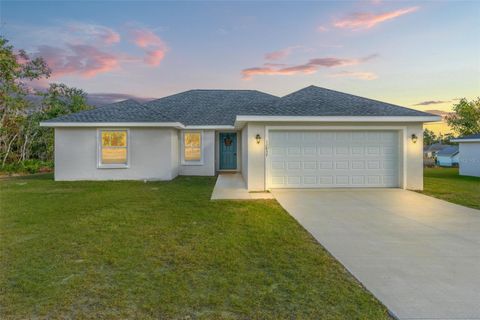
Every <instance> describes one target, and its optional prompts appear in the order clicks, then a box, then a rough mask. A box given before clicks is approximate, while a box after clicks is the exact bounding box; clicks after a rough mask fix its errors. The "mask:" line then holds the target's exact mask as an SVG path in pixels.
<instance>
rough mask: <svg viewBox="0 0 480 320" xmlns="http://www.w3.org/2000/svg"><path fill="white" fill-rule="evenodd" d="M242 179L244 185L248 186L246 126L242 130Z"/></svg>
mask: <svg viewBox="0 0 480 320" xmlns="http://www.w3.org/2000/svg"><path fill="white" fill-rule="evenodd" d="M241 136H242V145H241V149H242V177H243V180H244V181H245V184H247V185H248V141H249V140H248V126H245V127H244V128H243V130H242V134H241Z"/></svg>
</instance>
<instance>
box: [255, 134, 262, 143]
mask: <svg viewBox="0 0 480 320" xmlns="http://www.w3.org/2000/svg"><path fill="white" fill-rule="evenodd" d="M255 140H257V144H260V140H262V137H260V135H259V134H258V133H257V135H256V136H255Z"/></svg>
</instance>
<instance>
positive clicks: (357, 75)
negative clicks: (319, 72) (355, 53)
mask: <svg viewBox="0 0 480 320" xmlns="http://www.w3.org/2000/svg"><path fill="white" fill-rule="evenodd" d="M330 77H334V78H339V77H344V78H354V79H360V80H375V79H377V78H378V76H377V75H376V74H375V73H373V72H364V71H341V72H337V73H332V74H330Z"/></svg>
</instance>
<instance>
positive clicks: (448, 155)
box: [436, 146, 459, 167]
mask: <svg viewBox="0 0 480 320" xmlns="http://www.w3.org/2000/svg"><path fill="white" fill-rule="evenodd" d="M436 158H437V164H438V165H439V166H441V167H453V166H456V165H458V159H459V157H458V146H448V147H446V148H443V149H442V150H440V151H438V152H437V155H436Z"/></svg>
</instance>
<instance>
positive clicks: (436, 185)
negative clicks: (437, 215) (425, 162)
mask: <svg viewBox="0 0 480 320" xmlns="http://www.w3.org/2000/svg"><path fill="white" fill-rule="evenodd" d="M423 193H424V194H427V195H429V196H433V197H435V198H439V199H443V200H446V201H450V202H453V203H456V204H460V205H463V206H466V207H470V208H474V209H480V178H478V177H467V176H460V175H458V169H457V168H426V169H425V170H424V190H423Z"/></svg>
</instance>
